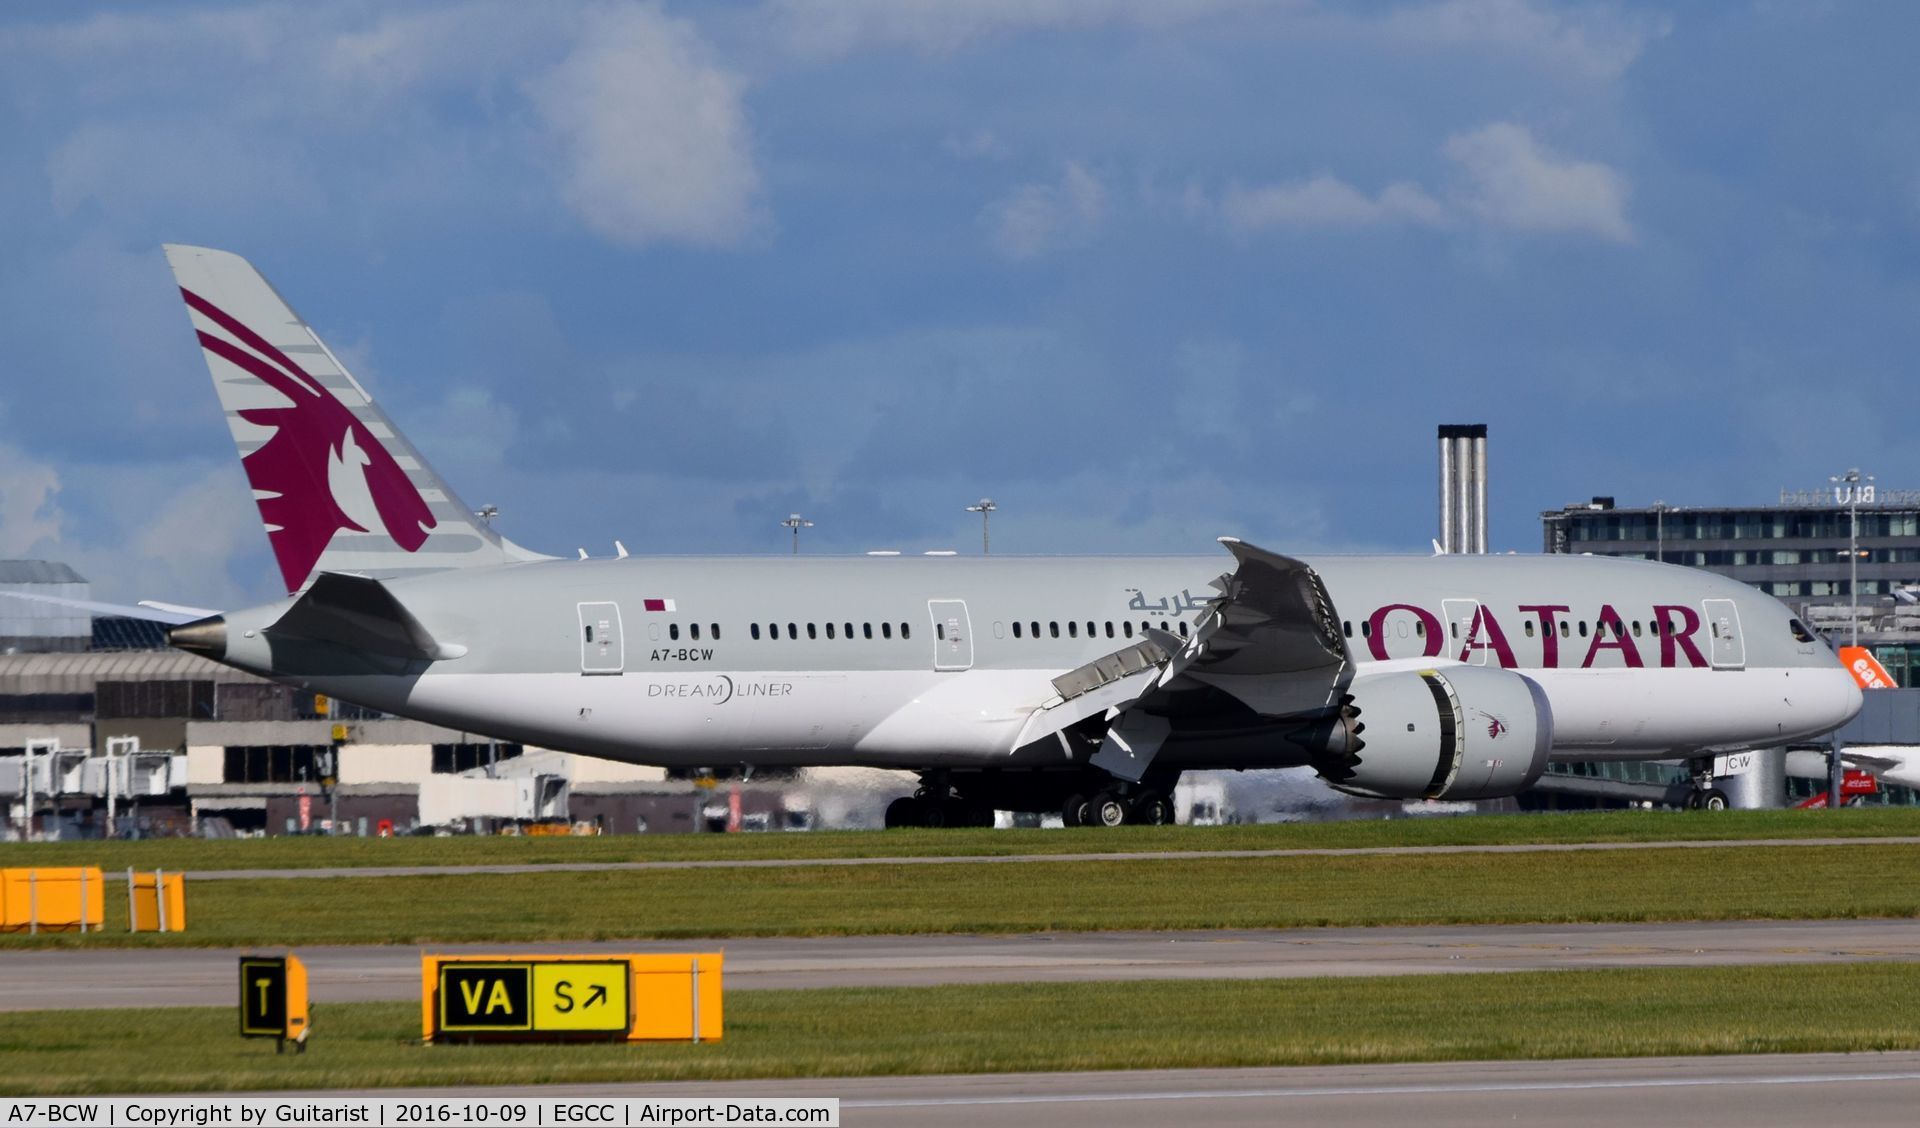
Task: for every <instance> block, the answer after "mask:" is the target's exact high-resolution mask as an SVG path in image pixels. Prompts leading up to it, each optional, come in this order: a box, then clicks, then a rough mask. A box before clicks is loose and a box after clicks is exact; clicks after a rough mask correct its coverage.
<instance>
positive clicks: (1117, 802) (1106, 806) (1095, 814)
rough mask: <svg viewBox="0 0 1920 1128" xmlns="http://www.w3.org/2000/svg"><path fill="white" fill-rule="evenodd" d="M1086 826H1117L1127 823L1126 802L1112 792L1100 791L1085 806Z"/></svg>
mask: <svg viewBox="0 0 1920 1128" xmlns="http://www.w3.org/2000/svg"><path fill="white" fill-rule="evenodd" d="M1086 818H1087V825H1088V826H1119V825H1120V824H1121V823H1124V822H1126V821H1127V801H1126V800H1125V799H1122V798H1120V796H1119V795H1118V794H1117V793H1115V792H1112V791H1102V792H1101V793H1100V794H1098V795H1096V796H1094V797H1093V802H1091V803H1089V804H1087V815H1086Z"/></svg>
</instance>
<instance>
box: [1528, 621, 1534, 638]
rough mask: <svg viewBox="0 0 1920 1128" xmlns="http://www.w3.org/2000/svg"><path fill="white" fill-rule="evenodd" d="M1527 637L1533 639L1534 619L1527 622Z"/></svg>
mask: <svg viewBox="0 0 1920 1128" xmlns="http://www.w3.org/2000/svg"><path fill="white" fill-rule="evenodd" d="M1527 637H1528V638H1532V637H1533V620H1532V619H1528V620H1527Z"/></svg>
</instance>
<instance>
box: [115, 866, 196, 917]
mask: <svg viewBox="0 0 1920 1128" xmlns="http://www.w3.org/2000/svg"><path fill="white" fill-rule="evenodd" d="M156 890H159V891H160V892H156ZM186 930H187V879H186V876H185V875H184V874H178V873H163V872H162V871H160V870H154V871H153V872H152V873H135V872H134V871H132V870H128V871H127V931H129V932H185V931H186Z"/></svg>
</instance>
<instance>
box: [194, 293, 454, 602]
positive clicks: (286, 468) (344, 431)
mask: <svg viewBox="0 0 1920 1128" xmlns="http://www.w3.org/2000/svg"><path fill="white" fill-rule="evenodd" d="M180 294H181V296H182V297H184V298H186V300H187V305H188V306H189V307H190V308H192V309H194V310H197V311H198V312H200V313H201V314H202V315H204V316H205V317H207V318H208V319H209V320H211V321H212V322H213V323H214V324H216V325H218V326H219V327H220V328H222V329H224V330H226V331H227V332H228V333H230V334H232V336H233V338H234V340H231V341H230V340H227V339H226V338H225V337H219V336H215V335H214V334H212V333H208V332H206V331H205V330H200V331H199V337H200V345H201V347H202V348H204V349H206V350H207V351H208V352H210V353H212V354H214V355H215V356H218V357H221V358H223V359H225V360H228V361H230V362H232V363H233V364H236V365H238V366H239V367H240V368H241V369H243V370H245V371H246V372H248V373H251V374H252V375H253V376H254V377H255V378H256V379H258V380H259V381H260V382H261V383H263V384H266V385H267V386H268V387H270V388H272V389H273V390H274V391H276V392H279V393H280V394H281V395H282V396H284V397H286V399H287V400H288V401H289V402H288V403H287V405H286V406H284V407H257V408H249V409H246V410H243V411H241V412H240V413H239V415H240V418H242V419H245V420H246V421H247V422H249V423H252V424H255V425H256V426H260V427H270V428H272V429H273V436H272V437H271V438H269V439H268V440H267V441H266V442H265V443H263V444H261V446H260V449H258V450H256V451H254V452H253V453H252V454H250V455H247V456H246V458H245V459H244V460H243V462H244V465H245V466H246V469H247V481H248V482H249V483H251V484H252V486H253V488H254V492H255V493H256V495H257V496H258V497H259V505H260V517H261V520H263V521H265V522H266V525H267V539H268V540H269V541H271V542H272V544H273V555H274V558H275V559H276V560H278V561H279V563H280V575H281V576H282V577H283V578H284V579H285V580H286V582H287V590H288V591H294V590H296V589H297V588H299V586H300V585H301V583H302V582H304V581H305V580H306V578H307V576H308V575H309V574H310V573H311V572H312V571H313V566H314V564H315V563H316V562H317V561H318V560H319V559H320V554H321V553H323V552H325V551H326V550H327V544H328V543H329V542H331V541H332V540H333V535H334V534H335V533H337V532H339V531H340V530H341V529H349V530H352V531H354V532H361V533H365V532H372V531H373V528H372V526H373V525H374V523H375V522H378V523H379V525H380V527H381V529H382V530H383V531H384V532H385V533H386V534H387V536H388V537H390V538H392V540H393V542H394V543H395V544H397V545H399V546H400V547H401V548H403V549H405V550H406V551H408V552H417V551H419V549H420V546H421V545H423V544H425V543H426V540H427V534H428V533H429V532H431V531H432V530H433V527H434V523H435V522H434V520H433V514H432V513H431V512H430V511H429V510H428V508H427V502H426V499H425V498H422V497H421V496H420V491H419V490H418V489H417V488H415V486H414V484H413V483H412V482H411V481H409V480H408V479H407V474H406V471H404V470H402V469H401V468H400V464H399V463H398V462H395V461H394V458H393V455H391V454H389V453H387V448H385V447H384V446H381V445H380V440H379V439H377V438H375V437H374V435H373V433H372V432H370V431H368V430H367V427H366V425H365V424H364V423H362V422H360V420H358V419H356V418H354V415H353V412H351V411H349V410H348V409H347V406H346V405H345V404H343V403H341V402H340V401H339V400H337V399H335V398H334V397H333V394H332V393H331V392H329V391H327V389H326V388H325V387H324V386H323V385H322V384H321V383H320V381H319V380H317V379H315V378H314V377H313V376H312V375H311V374H309V373H308V372H307V371H306V370H305V369H304V368H301V367H300V366H299V365H298V364H296V363H294V362H293V360H292V359H291V358H289V357H288V356H287V354H286V353H284V352H281V351H280V350H279V349H277V348H275V347H274V346H273V345H272V344H270V343H269V342H268V341H267V340H266V339H265V338H263V337H261V336H260V335H259V334H258V333H255V332H254V331H253V330H251V329H249V328H247V327H246V326H245V325H242V324H241V323H240V322H239V321H238V320H236V319H235V318H233V317H232V316H230V315H229V314H227V313H226V312H225V311H224V310H221V309H220V308H219V307H217V306H215V305H214V304H213V303H212V302H209V301H207V300H206V299H205V298H203V297H201V296H200V295H198V294H196V293H194V292H193V291H191V290H188V289H186V288H185V287H182V288H181V290H180ZM235 341H237V342H239V343H238V344H236V343H235ZM243 346H244V347H243Z"/></svg>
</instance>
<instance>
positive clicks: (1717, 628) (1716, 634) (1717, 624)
mask: <svg viewBox="0 0 1920 1128" xmlns="http://www.w3.org/2000/svg"><path fill="white" fill-rule="evenodd" d="M1713 637H1715V638H1719V637H1720V620H1718V619H1715V620H1714V621H1713Z"/></svg>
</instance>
